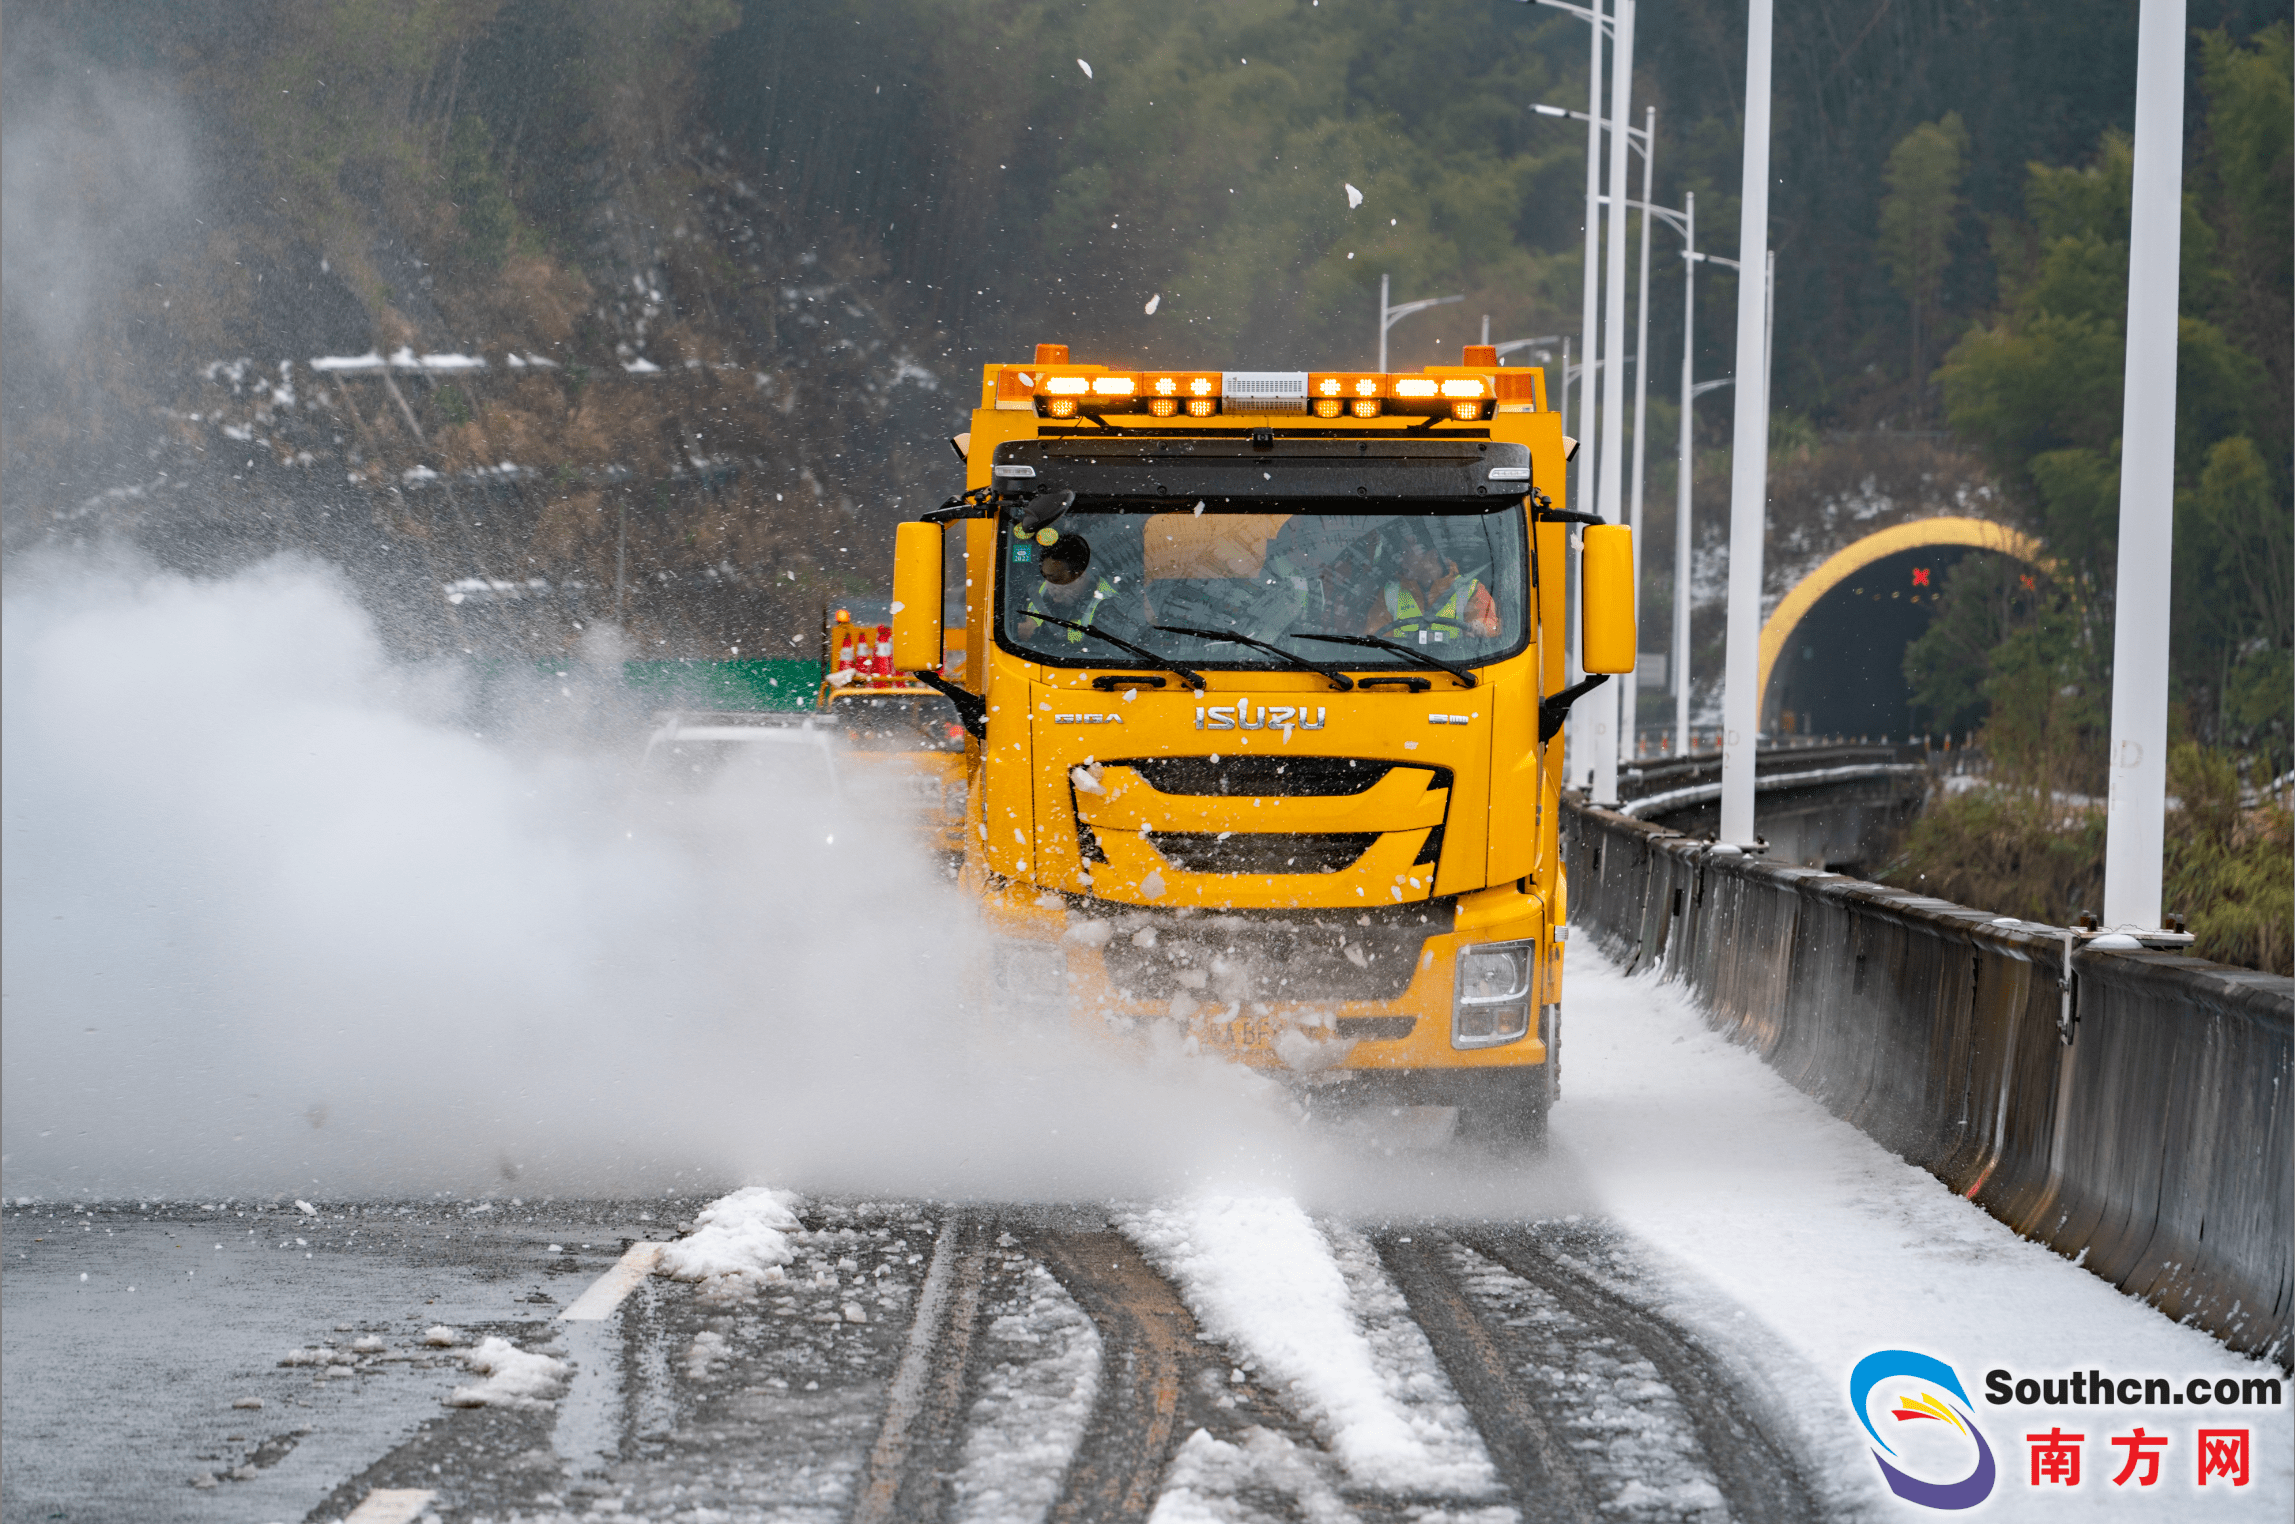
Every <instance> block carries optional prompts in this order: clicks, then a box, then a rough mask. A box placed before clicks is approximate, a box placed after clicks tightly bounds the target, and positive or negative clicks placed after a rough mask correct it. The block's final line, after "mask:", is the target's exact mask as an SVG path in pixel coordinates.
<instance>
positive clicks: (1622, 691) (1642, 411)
mask: <svg viewBox="0 0 2295 1524" xmlns="http://www.w3.org/2000/svg"><path fill="white" fill-rule="evenodd" d="M1641 140H1642V143H1641V148H1642V199H1641V201H1640V202H1639V203H1638V205H1639V207H1640V209H1641V214H1642V279H1641V296H1640V299H1639V301H1638V303H1637V307H1636V315H1635V319H1634V469H1633V478H1632V480H1633V488H1632V499H1631V504H1630V507H1629V510H1628V514H1627V522H1628V523H1629V524H1631V525H1632V527H1633V531H1634V602H1635V607H1636V610H1637V612H1638V610H1639V608H1640V603H1641V596H1642V473H1643V471H1644V470H1645V469H1646V467H1647V465H1648V462H1649V451H1648V449H1647V448H1646V441H1647V440H1648V438H1649V433H1648V430H1647V429H1646V428H1645V427H1644V425H1646V424H1647V423H1648V421H1649V402H1650V367H1649V357H1650V223H1651V222H1652V221H1653V220H1654V219H1653V218H1652V217H1651V216H1650V179H1651V176H1652V175H1653V174H1654V173H1655V172H1656V167H1657V107H1655V106H1650V107H1646V108H1644V112H1643V116H1642V131H1641ZM1636 642H1637V651H1638V648H1639V636H1638V635H1637V637H1636ZM1634 665H1635V666H1636V667H1637V668H1638V667H1639V666H1640V665H1641V663H1640V662H1638V661H1637V662H1636V663H1635V664H1634ZM1614 686H1615V687H1616V688H1617V690H1618V746H1619V748H1620V750H1621V752H1622V753H1623V754H1624V755H1626V756H1632V755H1633V754H1634V753H1635V752H1637V751H1639V750H1640V748H1641V678H1640V674H1639V673H1638V672H1627V673H1624V674H1623V675H1621V676H1620V677H1619V678H1618V680H1617V682H1616V684H1615V685H1614ZM1628 741H1631V742H1633V743H1634V744H1633V746H1632V747H1630V748H1629V747H1627V745H1626V743H1627V742H1628Z"/></svg>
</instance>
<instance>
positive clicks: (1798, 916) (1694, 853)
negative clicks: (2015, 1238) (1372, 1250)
mask: <svg viewBox="0 0 2295 1524" xmlns="http://www.w3.org/2000/svg"><path fill="white" fill-rule="evenodd" d="M1563 830H1564V853H1565V860H1566V861H1567V864H1568V868H1569V911H1570V919H1571V921H1572V923H1573V924H1575V925H1577V926H1581V927H1584V928H1586V930H1587V932H1588V934H1590V935H1591V936H1592V937H1593V938H1594V939H1595V940H1596V941H1597V943H1598V944H1599V945H1600V946H1601V947H1602V948H1603V950H1604V951H1605V952H1607V953H1609V954H1610V955H1612V956H1613V957H1615V958H1617V959H1618V960H1619V961H1620V962H1621V963H1624V964H1625V965H1626V966H1627V967H1629V968H1631V969H1648V968H1656V969H1658V970H1660V971H1661V974H1662V977H1664V978H1666V979H1668V980H1678V981H1681V982H1683V983H1686V984H1687V985H1688V986H1689V987H1690V988H1691V990H1692V991H1694V992H1695V994H1696V995H1697V996H1698V997H1699V999H1700V1001H1701V1003H1702V1004H1703V1005H1704V1007H1705V1008H1706V1011H1707V1012H1708V1015H1709V1019H1710V1020H1711V1021H1712V1022H1713V1023H1714V1025H1715V1026H1717V1027H1718V1028H1720V1029H1721V1030H1723V1031H1724V1032H1727V1033H1729V1034H1731V1035H1733V1036H1734V1037H1736V1038H1737V1039H1738V1040H1740V1041H1742V1042H1744V1043H1746V1044H1748V1045H1749V1046H1751V1047H1752V1048H1754V1049H1755V1050H1756V1051H1757V1052H1759V1053H1760V1054H1761V1055H1762V1057H1763V1058H1764V1059H1765V1060H1766V1061H1767V1062H1768V1063H1769V1064H1770V1065H1771V1067H1773V1068H1775V1069H1776V1070H1777V1071H1778V1072H1779V1073H1781V1074H1783V1075H1784V1076H1785V1077H1786V1078H1787V1079H1789V1080H1791V1081H1792V1082H1793V1083H1794V1084H1795V1085H1797V1086H1799V1087H1800V1088H1801V1089H1802V1090H1804V1091H1807V1092H1808V1093H1809V1094H1811V1095H1813V1096H1815V1097H1816V1098H1817V1099H1818V1100H1820V1101H1821V1102H1823V1103H1824V1105H1825V1106H1826V1107H1827V1108H1828V1109H1829V1110H1831V1111H1832V1112H1833V1113H1834V1114H1835V1115H1837V1116H1839V1117H1841V1118H1843V1119H1844V1120H1846V1121H1848V1122H1850V1123H1852V1124H1854V1125H1855V1126H1857V1127H1859V1128H1861V1129H1862V1130H1863V1131H1865V1132H1866V1133H1868V1134H1870V1135H1871V1136H1872V1137H1874V1138H1875V1139H1877V1140H1878V1141H1879V1142H1880V1143H1882V1144H1883V1145H1884V1146H1886V1147H1888V1148H1890V1149H1893V1150H1895V1151H1896V1152H1897V1153H1899V1154H1901V1155H1902V1156H1903V1157H1904V1158H1905V1159H1907V1160H1908V1161H1910V1162H1911V1163H1914V1164H1918V1165H1920V1166H1921V1167H1923V1168H1925V1169H1927V1170H1928V1171H1929V1172H1930V1173H1932V1174H1934V1175H1935V1176H1936V1177H1937V1178H1938V1179H1940V1180H1942V1181H1944V1182H1945V1183H1946V1184H1947V1185H1948V1186H1950V1187H1951V1188H1952V1189H1953V1190H1955V1191H1958V1192H1959V1193H1960V1194H1962V1195H1963V1196H1966V1197H1967V1198H1968V1199H1969V1200H1971V1201H1974V1202H1975V1203H1977V1204H1978V1205H1979V1206H1981V1207H1983V1208H1984V1209H1985V1210H1986V1211H1988V1212H1990V1213H1991V1214H1992V1215H1993V1216H1995V1217H1997V1218H1999V1219H2000V1220H2001V1221H2003V1222H2005V1223H2007V1224H2008V1225H2009V1226H2010V1227H2012V1228H2014V1229H2016V1231H2017V1232H2019V1233H2021V1234H2023V1235H2025V1236H2026V1237H2028V1238H2034V1239H2037V1240H2039V1241H2040V1242H2042V1243H2045V1244H2047V1245H2049V1246H2050V1247H2051V1248H2053V1249H2055V1250H2056V1251H2057V1252H2058V1253H2060V1254H2064V1255H2067V1256H2071V1257H2073V1258H2076V1259H2078V1260H2079V1261H2080V1263H2081V1264H2082V1265H2084V1266H2085V1267H2086V1268H2087V1269H2089V1270H2091V1271H2093V1272H2095V1273H2096V1274H2097V1275H2100V1276H2102V1277H2103V1278H2104V1279H2106V1280H2108V1281H2110V1282H2112V1283H2113V1284H2114V1285H2116V1286H2118V1287H2119V1288H2120V1289H2122V1290H2123V1291H2126V1292H2128V1293H2130V1294H2131V1295H2135V1296H2140V1297H2142V1298H2144V1299H2145V1300H2146V1301H2148V1302H2150V1303H2151V1304H2152V1305H2154V1306H2156V1307H2158V1308H2159V1309H2160V1310H2161V1311H2162V1312H2164V1313H2166V1314H2167V1315H2168V1316H2170V1317H2173V1318H2177V1319H2181V1320H2186V1321H2189V1322H2191V1323H2194V1324H2196V1325H2198V1326H2199V1327H2202V1328H2205V1329H2207V1330H2208V1331H2210V1332H2211V1333H2214V1334H2215V1335H2217V1336H2218V1337H2220V1338H2221V1339H2223V1340H2224V1341H2225V1342H2226V1343H2227V1344H2229V1345H2231V1346H2232V1347H2233V1348H2235V1349H2239V1350H2242V1351H2246V1352H2248V1353H2251V1354H2256V1355H2261V1356H2264V1357H2266V1358H2268V1359H2271V1360H2274V1361H2276V1362H2277V1363H2279V1364H2280V1365H2282V1366H2288V1365H2289V1364H2290V1336H2291V1328H2290V1296H2291V1292H2295V1267H2291V1265H2290V1254H2291V1248H2290V1245H2291V1242H2295V1207H2291V1192H2295V1167H2291V1151H2295V1127H2291V1117H2290V1112H2291V1110H2295V1095H2291V1094H2290V1089H2291V1087H2290V1083H2289V1080H2290V1074H2289V1066H2290V1056H2291V1048H2295V1042H2291V1031H2295V980H2291V979H2287V978H2284V977H2281V976H2279V975H2275V974H2264V973H2258V972H2255V971H2253V970H2250V969H2240V968H2229V967H2225V966H2224V965H2222V964H2217V963H2207V962H2203V961H2201V960H2200V959H2197V958H2190V957H2184V956H2181V955H2178V954H2173V953H2164V952H2111V951H2099V950H2094V949H2082V950H2079V951H2077V952H2073V953H2070V954H2069V963H2070V972H2071V980H2070V985H2071V988H2070V990H2069V994H2070V997H2071V998H2070V1000H2069V1002H2067V1001H2066V999H2065V995H2066V991H2065V989H2064V974H2065V969H2066V964H2067V957H2068V954H2067V944H2066V941H2065V934H2064V932H2063V931H2062V930H2061V929H2060V928H2055V927H2043V926H2038V925H2035V924H2033V923H2030V922H2022V921H2013V920H2006V919H1996V918H1994V917H1992V916H1989V915H1986V914H1985V913H1983V912H1981V911H1974V910H1969V909H1966V908H1965V907H1963V906H1959V905H1954V904H1950V903H1947V902H1946V901H1943V900H1937V899H1929V898H1925V897H1923V896H1920V895H1917V894H1911V893H1907V892H1906V891H1904V890H1901V889H1891V888H1888V887H1885V886H1883V885H1880V884H1871V883H1865V882H1862V881H1860V880H1857V879H1852V878H1845V877H1842V876H1841V875H1839V874H1831V873H1824V872H1820V871H1818V870H1816V869H1812V868H1794V867H1784V866H1780V865H1776V864H1771V863H1766V862H1763V861H1762V860H1761V859H1759V858H1755V857H1746V856H1742V855H1737V854H1733V853H1731V852H1729V851H1728V850H1727V849H1722V850H1719V851H1717V850H1716V849H1715V848H1714V846H1713V844H1712V843H1711V842H1708V841H1702V840H1693V839H1691V838H1689V837H1686V836H1683V835H1680V834H1679V833H1677V832H1674V831H1670V830H1667V829H1666V828H1664V827H1662V826H1658V825H1654V824H1651V823H1650V822H1647V821H1642V820H1635V819H1631V818H1628V817H1627V816H1625V815H1623V814H1619V813H1616V812H1613V811H1610V810H1603V809H1595V808H1592V807H1590V806H1587V805H1584V804H1581V803H1578V802H1575V801H1571V802H1569V804H1568V807H1567V808H1566V809H1565V812H1564V816H1563Z"/></svg>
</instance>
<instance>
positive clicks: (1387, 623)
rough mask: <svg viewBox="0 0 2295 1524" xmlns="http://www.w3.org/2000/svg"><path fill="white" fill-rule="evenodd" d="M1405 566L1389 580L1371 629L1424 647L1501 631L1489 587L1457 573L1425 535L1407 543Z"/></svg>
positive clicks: (1374, 612) (1496, 605) (1372, 620)
mask: <svg viewBox="0 0 2295 1524" xmlns="http://www.w3.org/2000/svg"><path fill="white" fill-rule="evenodd" d="M1401 571H1402V575H1401V576H1400V577H1398V578H1396V579H1395V580H1394V581H1392V582H1389V583H1388V584H1387V588H1386V598H1385V601H1384V606H1383V607H1382V608H1380V609H1377V610H1374V611H1373V612H1372V614H1371V618H1370V624H1369V626H1368V628H1369V630H1370V631H1372V632H1375V633H1379V634H1384V635H1385V636H1387V637H1388V638H1389V639H1390V640H1407V641H1413V642H1415V643H1416V644H1418V645H1422V646H1423V645H1429V644H1441V643H1442V642H1444V641H1449V640H1461V639H1464V638H1465V637H1466V636H1468V635H1495V634H1497V633H1498V604H1497V601H1496V600H1495V599H1493V598H1492V597H1491V596H1490V589H1488V588H1486V587H1484V586H1483V585H1482V583H1481V581H1480V580H1479V579H1477V578H1474V577H1465V576H1461V575H1459V571H1458V568H1457V567H1456V566H1455V565H1453V564H1452V563H1451V562H1450V561H1448V560H1446V559H1444V558H1443V557H1442V556H1441V555H1439V554H1437V553H1436V551H1435V549H1434V547H1433V546H1431V545H1429V544H1427V543H1426V541H1424V540H1423V539H1420V538H1418V537H1417V536H1415V535H1414V536H1412V538H1411V539H1410V541H1409V542H1408V543H1407V544H1406V545H1405V546H1404V547H1403V555H1402V567H1401ZM1462 626H1463V628H1461V627H1462Z"/></svg>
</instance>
